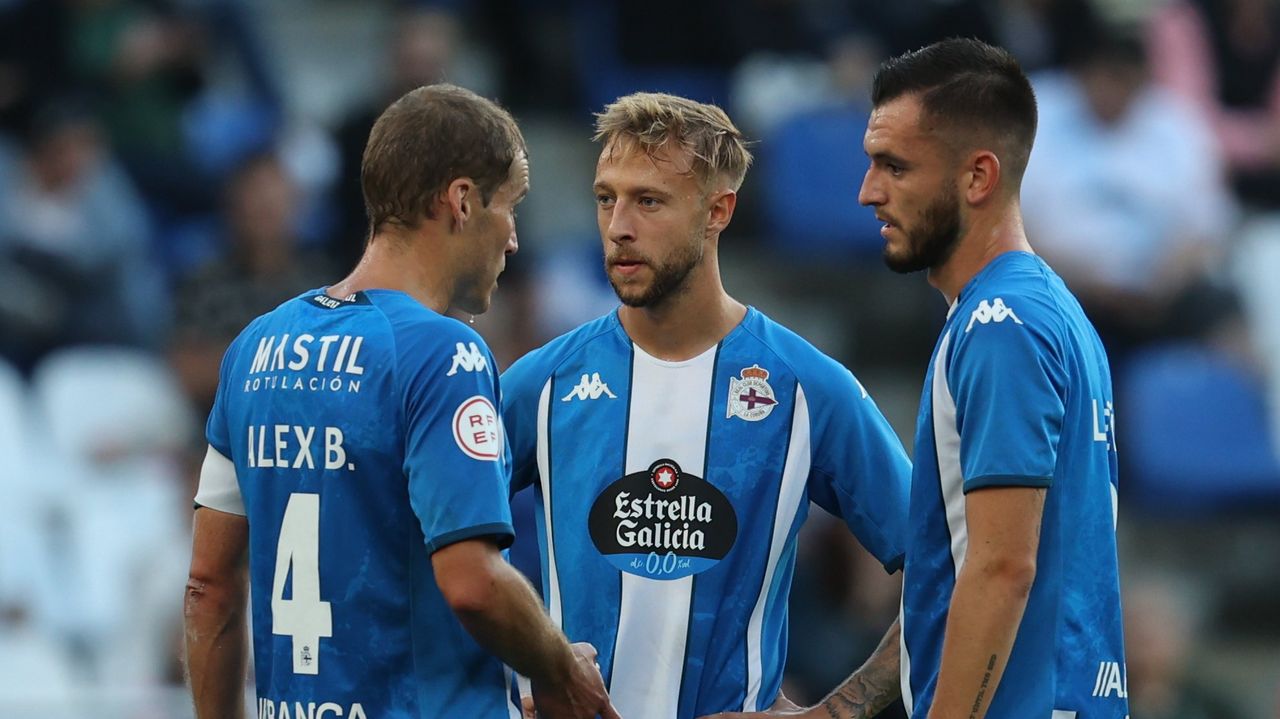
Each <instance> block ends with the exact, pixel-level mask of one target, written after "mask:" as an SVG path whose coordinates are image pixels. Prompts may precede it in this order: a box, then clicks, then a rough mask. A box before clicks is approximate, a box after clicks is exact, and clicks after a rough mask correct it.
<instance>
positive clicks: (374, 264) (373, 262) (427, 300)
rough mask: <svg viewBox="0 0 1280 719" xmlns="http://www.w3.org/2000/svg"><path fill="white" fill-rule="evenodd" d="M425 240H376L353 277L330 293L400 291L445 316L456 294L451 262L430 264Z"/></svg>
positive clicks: (377, 238)
mask: <svg viewBox="0 0 1280 719" xmlns="http://www.w3.org/2000/svg"><path fill="white" fill-rule="evenodd" d="M424 240H425V238H422V237H418V238H409V237H385V236H379V237H375V238H374V239H373V240H372V241H371V242H370V243H369V245H368V247H366V248H365V251H364V255H363V256H361V258H360V261H359V262H358V263H357V264H356V266H355V269H353V270H351V274H349V275H347V276H346V277H345V278H344V279H342V280H341V281H340V282H336V283H334V284H333V285H332V286H331V287H330V288H329V290H328V294H330V295H332V296H334V297H347V296H350V295H351V294H354V293H356V292H360V291H362V290H374V289H383V290H398V291H400V292H404V293H405V294H407V295H409V296H410V297H413V298H414V299H415V300H417V301H418V302H419V303H421V304H422V305H424V306H426V307H428V308H430V309H432V310H434V311H436V312H439V313H440V314H444V313H445V312H446V311H447V310H448V309H449V298H450V297H451V296H452V293H453V277H452V274H453V273H452V270H451V268H450V267H449V266H448V263H447V262H439V261H437V262H428V261H426V258H425V257H423V256H422V255H423V254H425V253H428V252H429V250H430V247H429V243H427V242H425V241H424Z"/></svg>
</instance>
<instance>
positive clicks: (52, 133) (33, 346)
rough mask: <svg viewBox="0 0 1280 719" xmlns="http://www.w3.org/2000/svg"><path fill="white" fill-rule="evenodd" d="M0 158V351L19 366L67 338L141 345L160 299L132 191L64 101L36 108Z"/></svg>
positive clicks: (152, 338)
mask: <svg viewBox="0 0 1280 719" xmlns="http://www.w3.org/2000/svg"><path fill="white" fill-rule="evenodd" d="M31 124H32V128H31V131H30V134H29V137H28V140H27V142H26V144H25V147H24V149H23V151H22V153H21V154H20V156H18V157H16V158H8V159H7V160H6V159H4V158H0V281H3V283H4V285H5V286H6V287H8V288H9V290H10V291H11V292H12V293H13V295H12V296H13V297H15V298H21V299H15V301H13V302H8V303H5V304H4V305H3V307H0V354H3V355H4V356H6V357H8V358H9V359H10V360H11V361H13V362H15V363H17V364H18V365H19V366H21V367H23V368H24V369H29V368H30V367H31V366H32V365H33V364H34V363H35V362H36V361H37V360H38V359H39V358H40V357H41V356H42V355H44V354H45V353H46V352H48V351H50V350H52V349H54V348H56V347H59V346H62V345H68V344H74V343H81V342H105V343H118V344H129V345H151V344H154V343H156V342H158V339H159V336H160V334H161V332H162V331H163V328H164V325H165V321H166V320H167V317H166V316H165V307H166V303H165V302H164V300H163V289H164V288H163V285H162V280H161V277H160V273H159V271H158V269H157V268H156V265H155V263H154V261H153V258H152V256H151V247H150V235H149V227H148V224H147V220H146V215H145V211H144V209H143V206H142V203H141V200H140V199H139V198H138V196H137V195H136V194H135V192H134V189H133V186H132V185H131V184H130V183H129V181H128V179H127V178H126V177H125V176H124V174H123V173H121V172H120V171H119V169H118V168H117V167H116V166H115V164H114V163H113V162H112V161H111V158H110V155H109V154H108V153H107V150H106V148H105V146H104V144H103V141H102V135H101V133H100V131H99V128H98V125H97V124H96V123H95V122H94V121H93V119H92V118H91V117H90V116H89V115H88V114H87V112H86V111H85V110H84V108H83V107H82V106H80V105H79V104H77V103H75V102H72V101H62V102H59V103H56V104H52V105H49V106H47V107H46V108H44V109H43V110H42V111H41V112H39V113H37V115H36V116H35V118H34V119H33V121H32V123H31Z"/></svg>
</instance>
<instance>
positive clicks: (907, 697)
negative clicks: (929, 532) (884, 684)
mask: <svg viewBox="0 0 1280 719" xmlns="http://www.w3.org/2000/svg"><path fill="white" fill-rule="evenodd" d="M906 574H907V571H906V568H903V570H902V581H903V583H904V584H905V583H906V579H907V577H906ZM906 620H907V618H906V611H905V609H904V604H903V599H902V595H901V593H900V594H899V596H898V647H899V649H900V650H901V653H900V654H899V655H898V676H899V680H898V682H899V683H900V684H901V685H902V706H903V708H905V709H906V710H907V716H911V712H912V711H914V710H915V706H916V697H915V695H914V694H912V693H911V652H909V651H907V630H906V629H904V628H903V625H904V624H906Z"/></svg>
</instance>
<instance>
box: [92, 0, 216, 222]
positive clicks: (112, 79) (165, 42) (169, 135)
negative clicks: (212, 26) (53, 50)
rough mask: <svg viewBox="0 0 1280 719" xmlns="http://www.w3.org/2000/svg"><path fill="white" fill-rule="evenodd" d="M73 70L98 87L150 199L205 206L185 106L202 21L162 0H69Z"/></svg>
mask: <svg viewBox="0 0 1280 719" xmlns="http://www.w3.org/2000/svg"><path fill="white" fill-rule="evenodd" d="M69 6H70V13H69V17H68V21H69V24H70V26H69V29H68V38H69V40H68V41H69V52H70V64H71V72H72V75H73V77H74V78H75V80H76V81H77V82H78V83H80V84H81V85H82V86H84V87H86V88H91V89H92V90H93V91H95V93H96V94H97V95H98V108H99V114H100V116H101V118H102V122H103V124H104V126H105V127H106V129H107V133H108V136H109V137H110V142H111V145H112V146H113V147H114V149H115V151H116V152H117V153H119V155H120V157H121V159H122V160H123V162H124V164H125V166H126V167H127V168H128V170H129V172H130V174H131V175H132V177H133V178H134V181H135V182H137V184H138V186H139V187H140V188H141V189H142V191H143V193H144V194H145V195H146V196H147V197H148V199H150V200H152V201H160V202H161V204H163V205H165V206H166V207H169V208H173V209H176V210H178V211H193V210H199V209H203V208H204V207H205V203H206V202H207V198H206V193H204V192H202V188H201V179H202V178H201V177H200V174H199V173H197V172H196V168H195V166H194V165H193V164H192V163H191V162H190V161H189V159H188V157H187V152H186V146H185V144H184V141H183V137H182V112H183V109H184V108H185V106H186V105H187V103H188V102H190V101H191V100H192V98H194V97H195V96H196V94H197V93H198V92H199V91H200V89H201V87H202V85H203V82H204V78H203V76H202V73H201V68H200V64H201V59H202V53H203V51H204V43H203V38H202V36H201V34H200V32H199V29H198V28H197V27H196V26H195V25H194V24H193V23H191V22H189V21H187V20H185V19H184V18H182V17H180V16H179V15H178V14H177V13H176V12H174V11H173V9H172V8H170V7H168V6H167V5H166V4H163V3H150V2H143V0H70V1H69Z"/></svg>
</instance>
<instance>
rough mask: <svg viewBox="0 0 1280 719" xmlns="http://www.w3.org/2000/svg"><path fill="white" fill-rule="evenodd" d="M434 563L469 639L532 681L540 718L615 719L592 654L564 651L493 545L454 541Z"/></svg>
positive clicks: (583, 649)
mask: <svg viewBox="0 0 1280 719" xmlns="http://www.w3.org/2000/svg"><path fill="white" fill-rule="evenodd" d="M431 564H432V567H433V568H434V569H435V575H436V584H437V585H439V587H440V591H441V593H442V594H444V598H445V601H446V602H448V604H449V607H450V608H451V609H452V610H453V612H454V614H455V615H457V617H458V620H459V621H461V622H462V625H463V626H464V627H466V629H467V631H468V632H469V633H470V634H471V636H472V637H474V638H475V640H476V641H477V642H479V644H480V645H481V646H482V647H484V648H485V649H487V650H489V651H490V652H492V653H493V654H494V655H495V656H497V657H498V658H499V659H501V660H502V661H503V662H505V663H506V664H507V665H508V666H510V667H511V668H512V669H514V670H515V671H517V672H519V673H520V674H523V675H524V676H526V677H529V681H530V682H531V683H532V685H533V697H534V701H535V703H536V704H537V707H538V714H539V716H541V717H547V718H549V719H556V718H558V717H582V718H583V719H593V718H594V717H595V716H596V715H599V716H601V717H604V718H605V719H618V713H617V711H616V710H615V709H614V708H613V706H612V705H611V704H610V703H609V696H608V693H607V692H606V691H605V687H604V680H603V679H602V678H601V676H600V670H599V668H598V667H597V666H596V664H595V656H596V653H595V649H594V648H592V647H591V646H590V645H589V644H575V645H573V646H572V647H571V646H570V645H569V642H568V640H567V639H565V637H564V634H562V633H561V632H560V630H559V629H557V628H556V626H555V625H554V624H552V623H551V619H550V618H549V617H548V616H547V615H546V613H545V612H543V610H542V602H541V601H540V600H539V599H538V595H537V594H536V593H535V592H534V591H533V587H531V586H529V582H528V581H527V580H525V578H524V576H523V575H521V574H520V573H519V572H518V571H516V570H515V569H514V568H513V567H512V566H511V565H510V564H508V563H507V561H506V559H504V558H503V556H502V553H501V551H499V549H498V546H497V545H496V544H494V543H493V542H492V541H490V540H488V539H486V538H475V539H466V540H463V541H460V542H455V543H453V544H449V545H447V546H445V547H443V548H441V549H439V550H437V551H436V552H434V553H433V554H432V555H431Z"/></svg>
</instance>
